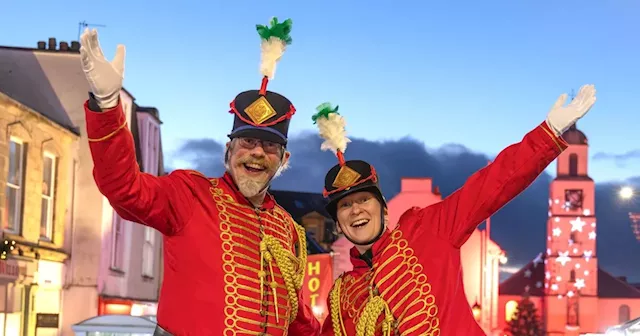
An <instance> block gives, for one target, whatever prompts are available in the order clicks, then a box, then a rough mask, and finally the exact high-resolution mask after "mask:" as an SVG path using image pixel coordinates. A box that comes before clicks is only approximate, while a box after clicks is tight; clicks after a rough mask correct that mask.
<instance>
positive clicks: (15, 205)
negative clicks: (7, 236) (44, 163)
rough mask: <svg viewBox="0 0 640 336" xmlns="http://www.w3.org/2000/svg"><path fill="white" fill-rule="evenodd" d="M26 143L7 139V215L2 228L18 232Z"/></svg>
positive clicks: (20, 224)
mask: <svg viewBox="0 0 640 336" xmlns="http://www.w3.org/2000/svg"><path fill="white" fill-rule="evenodd" d="M25 147H26V144H25V143H24V142H22V141H21V140H20V139H18V138H13V137H11V138H10V140H9V175H8V176H7V189H6V203H5V209H7V210H6V211H7V215H6V216H5V218H4V221H5V223H4V230H5V231H7V232H11V233H16V234H19V233H20V230H21V226H22V200H23V193H24V173H25V152H26V150H25V149H26V148H25Z"/></svg>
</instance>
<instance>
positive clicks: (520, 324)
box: [506, 297, 544, 336]
mask: <svg viewBox="0 0 640 336" xmlns="http://www.w3.org/2000/svg"><path fill="white" fill-rule="evenodd" d="M506 332H508V333H509V334H510V335H511V336H542V335H544V333H543V331H542V323H541V322H540V318H539V317H538V313H537V309H536V306H535V305H534V304H533V302H531V300H529V298H528V297H524V298H522V300H520V302H519V303H518V308H517V309H516V311H515V313H514V314H513V316H512V318H511V321H509V325H508V326H507V330H506Z"/></svg>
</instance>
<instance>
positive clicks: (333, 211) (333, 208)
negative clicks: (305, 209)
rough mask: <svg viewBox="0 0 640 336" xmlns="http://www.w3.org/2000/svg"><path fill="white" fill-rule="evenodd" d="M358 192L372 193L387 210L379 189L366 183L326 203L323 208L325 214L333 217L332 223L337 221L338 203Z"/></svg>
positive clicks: (343, 192)
mask: <svg viewBox="0 0 640 336" xmlns="http://www.w3.org/2000/svg"><path fill="white" fill-rule="evenodd" d="M360 191H369V192H371V193H373V194H374V195H375V196H376V197H377V198H378V201H380V204H382V206H383V207H384V208H385V209H386V208H387V201H386V200H385V199H384V196H383V195H382V192H381V191H380V188H378V186H377V185H372V184H367V183H363V184H361V185H358V186H355V187H352V188H350V189H349V190H345V191H342V192H340V196H338V197H336V198H334V199H331V201H329V203H327V205H326V206H325V210H327V212H328V213H329V214H330V215H331V216H332V217H333V220H334V221H337V220H338V218H337V217H338V216H337V208H338V202H340V200H341V199H343V198H345V197H346V196H348V195H351V194H353V193H356V192H360Z"/></svg>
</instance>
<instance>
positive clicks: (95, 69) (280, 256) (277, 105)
mask: <svg viewBox="0 0 640 336" xmlns="http://www.w3.org/2000/svg"><path fill="white" fill-rule="evenodd" d="M271 24H272V26H271V27H265V26H258V32H259V33H260V36H261V37H262V64H261V72H262V74H263V76H264V77H263V80H262V86H261V88H260V90H250V91H245V92H242V93H240V94H239V95H238V96H237V97H236V98H235V99H234V100H233V102H232V103H231V112H232V113H233V114H234V115H235V120H234V124H233V130H232V132H231V134H230V135H229V137H230V139H231V141H230V142H229V143H227V149H226V153H225V166H226V168H227V172H226V173H225V174H224V175H223V176H222V177H219V178H207V177H205V176H204V175H202V174H200V173H198V172H195V171H190V170H176V171H174V172H172V173H171V174H169V175H167V176H162V177H156V176H151V175H148V174H144V173H141V172H140V169H139V167H138V165H137V163H136V158H135V150H134V144H133V139H132V136H131V133H130V131H129V129H128V127H127V123H126V119H125V115H124V114H123V110H122V105H121V104H120V101H119V95H120V90H121V88H122V81H123V73H124V54H125V53H124V46H122V45H121V46H118V51H117V53H116V57H115V59H114V61H113V62H108V61H107V60H105V58H104V55H103V53H102V51H101V48H100V45H99V43H98V37H97V33H96V31H95V30H93V31H89V30H86V31H85V32H84V34H83V35H82V48H81V50H80V51H81V55H82V66H83V69H84V71H85V74H86V77H87V80H88V81H89V84H90V86H91V90H92V94H91V95H90V96H91V97H90V99H89V101H88V102H87V103H86V104H85V110H86V119H87V135H88V137H89V145H90V148H91V154H92V157H93V161H94V165H95V167H94V177H95V180H96V183H97V185H98V188H99V189H100V191H101V192H102V194H103V195H105V196H106V197H107V198H108V199H109V201H110V203H111V205H112V206H113V208H114V209H115V211H116V212H117V213H118V214H119V215H120V216H122V217H123V218H124V219H126V220H130V221H133V222H137V223H142V224H144V225H147V226H150V227H153V228H155V229H157V230H158V231H160V232H162V234H163V235H164V269H165V274H164V279H163V282H162V290H161V294H160V304H159V308H158V328H157V330H156V335H179V336H183V335H184V336H187V335H188V336H205V335H207V336H208V335H211V336H220V335H287V334H288V335H299V336H308V335H318V334H319V332H320V325H319V323H318V321H317V320H316V318H315V317H314V316H313V314H312V312H311V310H310V309H309V307H308V306H306V305H305V304H304V301H303V300H302V295H301V290H300V288H301V286H302V280H303V277H304V269H305V265H306V251H307V249H306V239H305V232H304V229H303V228H301V227H300V226H299V225H297V224H296V223H295V222H294V221H293V220H292V218H291V216H290V215H289V214H288V213H287V212H286V211H285V210H284V209H282V208H281V207H280V206H278V205H277V204H276V202H275V201H274V199H273V197H272V196H271V195H269V194H268V193H267V192H266V191H267V188H268V186H269V184H270V182H271V180H272V179H273V178H274V177H276V176H277V175H278V173H279V172H280V171H282V169H284V168H285V167H286V164H287V162H288V160H289V152H288V151H287V150H286V145H287V133H288V128H289V121H290V119H291V116H292V115H293V114H294V112H295V108H294V107H293V105H292V104H291V102H290V101H289V100H288V99H287V98H285V97H284V96H282V95H280V94H277V93H275V92H271V91H267V84H268V80H269V79H270V78H273V74H274V71H275V65H276V62H277V61H278V60H279V59H280V57H281V56H282V53H283V52H284V50H285V47H286V46H287V45H288V44H289V43H290V41H291V39H290V37H289V32H290V30H291V21H290V20H286V21H285V22H283V23H279V22H278V21H277V19H275V18H274V19H273V20H272V21H271ZM296 250H297V251H298V252H296Z"/></svg>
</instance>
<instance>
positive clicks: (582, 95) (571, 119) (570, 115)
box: [547, 85, 596, 136]
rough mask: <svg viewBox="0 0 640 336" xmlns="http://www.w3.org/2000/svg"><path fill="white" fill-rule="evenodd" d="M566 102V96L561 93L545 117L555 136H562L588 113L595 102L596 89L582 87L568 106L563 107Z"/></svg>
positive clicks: (591, 86) (593, 87)
mask: <svg viewBox="0 0 640 336" xmlns="http://www.w3.org/2000/svg"><path fill="white" fill-rule="evenodd" d="M566 101H567V94H566V93H563V94H562V95H560V98H558V100H557V101H556V103H555V104H554V105H553V107H552V108H551V110H550V111H549V114H548V115H547V125H549V128H551V129H552V130H553V131H554V132H555V133H556V135H557V136H560V135H562V133H564V132H565V131H566V130H567V129H569V127H571V126H572V125H573V124H575V123H576V122H577V121H578V119H580V118H582V117H583V116H584V115H585V114H587V112H589V110H590V109H591V107H592V106H593V104H594V103H595V102H596V88H595V86H593V85H584V86H583V87H581V88H580V91H578V95H577V96H575V98H573V100H572V101H571V102H570V103H569V105H567V106H564V103H565V102H566Z"/></svg>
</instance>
